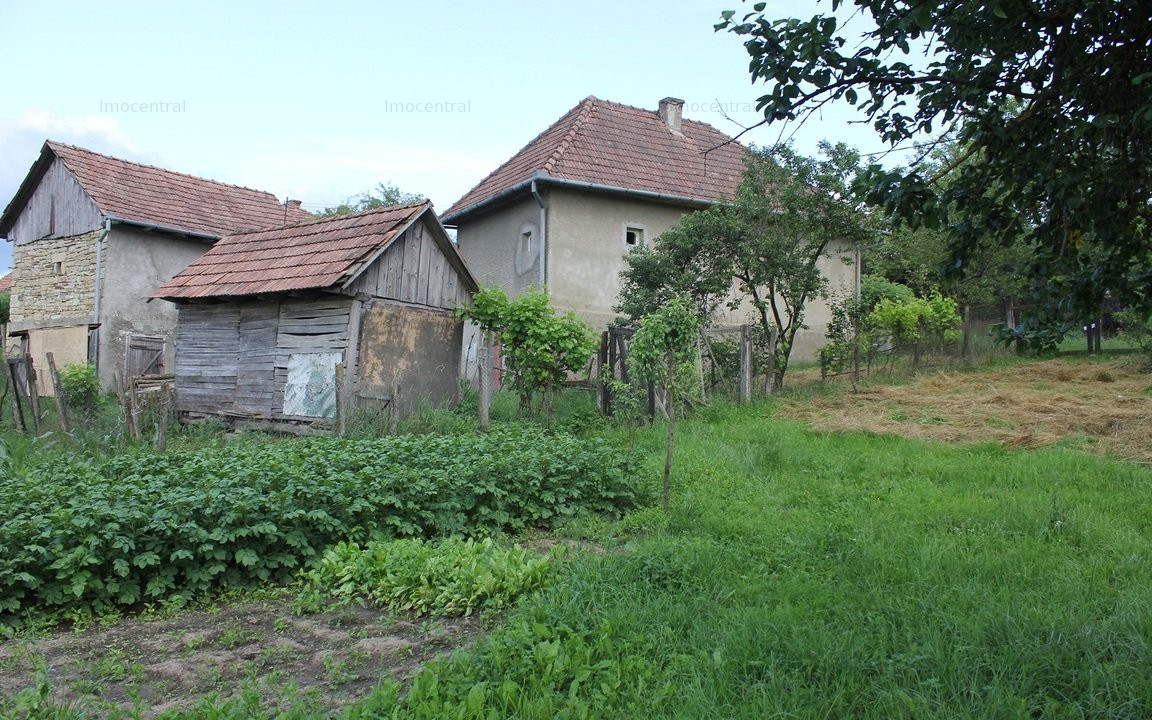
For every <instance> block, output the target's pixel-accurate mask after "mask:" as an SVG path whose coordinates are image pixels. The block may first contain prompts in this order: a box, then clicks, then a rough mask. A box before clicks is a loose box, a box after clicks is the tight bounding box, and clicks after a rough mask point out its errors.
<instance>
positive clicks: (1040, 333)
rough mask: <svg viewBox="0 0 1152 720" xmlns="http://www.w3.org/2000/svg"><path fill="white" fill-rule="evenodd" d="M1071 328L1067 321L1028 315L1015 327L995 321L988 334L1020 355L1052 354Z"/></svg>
mask: <svg viewBox="0 0 1152 720" xmlns="http://www.w3.org/2000/svg"><path fill="white" fill-rule="evenodd" d="M1071 330H1072V326H1071V325H1070V324H1069V323H1066V322H1061V321H1059V320H1045V319H1043V318H1040V317H1036V316H1030V317H1027V318H1025V319H1024V322H1022V323H1020V324H1019V325H1017V326H1016V327H1008V325H1006V324H1005V323H995V324H994V325H992V326H991V327H989V328H988V334H989V335H991V336H992V340H993V341H994V342H995V343H996V344H997V345H1003V346H1004V347H1012V348H1015V349H1016V352H1017V353H1018V354H1020V355H1025V354H1028V355H1052V354H1054V353H1055V352H1056V350H1057V349H1058V348H1059V347H1060V343H1061V342H1063V341H1064V337H1065V336H1067V335H1068V333H1069V332H1071Z"/></svg>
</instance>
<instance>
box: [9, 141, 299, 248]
mask: <svg viewBox="0 0 1152 720" xmlns="http://www.w3.org/2000/svg"><path fill="white" fill-rule="evenodd" d="M53 157H55V158H59V159H60V161H61V162H63V163H64V166H65V167H67V168H68V170H70V171H71V172H72V174H73V175H75V177H76V180H77V181H78V182H79V183H80V185H81V187H83V188H84V191H85V192H87V193H88V195H89V196H91V197H92V200H93V201H94V202H95V203H96V207H98V208H99V209H100V212H101V214H103V215H105V216H109V215H110V216H112V217H115V218H119V219H121V220H127V221H130V222H133V223H139V224H142V225H152V226H156V227H162V228H168V229H176V230H186V231H190V232H193V233H199V234H204V235H210V236H213V237H219V236H222V235H227V234H229V233H234V232H240V231H243V230H255V229H259V228H269V227H277V226H280V225H287V224H289V223H298V222H303V221H304V220H307V219H308V218H310V217H312V216H311V215H310V214H309V213H308V212H307V211H305V210H302V209H300V208H299V207H292V206H285V205H282V204H281V203H280V201H279V200H277V199H276V196H275V195H273V194H272V193H268V192H263V191H261V190H253V189H251V188H246V187H240V186H238V185H228V184H226V183H222V182H217V181H215V180H207V179H204V178H199V177H194V176H192V175H185V174H184V173H179V172H174V171H172V170H164V169H162V168H158V167H153V166H151V165H142V164H140V163H135V162H130V161H128V160H121V159H119V158H114V157H110V156H108V155H101V154H100V153H96V152H93V151H91V150H85V149H84V148H80V147H76V146H74V145H67V144H65V143H59V142H55V141H52V140H49V141H47V142H45V143H44V148H43V150H41V152H40V158H39V160H37V162H36V164H35V165H33V166H32V170H31V172H30V173H29V175H28V178H27V179H26V180H25V181H24V184H23V185H21V187H20V190H19V191H17V193H16V196H15V197H14V198H13V199H12V202H11V203H10V204H9V205H8V207H7V208H6V209H5V211H4V215H3V220H2V222H0V227H3V229H4V230H5V231H6V230H7V229H9V228H10V226H11V224H12V223H14V222H15V216H16V215H18V214H19V212H20V210H22V209H23V205H24V203H25V202H26V201H27V198H28V197H29V196H31V193H32V191H33V190H34V189H35V185H36V183H37V182H39V178H40V176H42V175H43V173H44V172H45V171H47V169H48V165H50V164H51V162H52V159H53Z"/></svg>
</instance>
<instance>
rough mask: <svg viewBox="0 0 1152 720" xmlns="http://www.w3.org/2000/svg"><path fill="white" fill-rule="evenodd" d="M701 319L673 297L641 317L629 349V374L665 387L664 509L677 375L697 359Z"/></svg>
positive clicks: (688, 302)
mask: <svg viewBox="0 0 1152 720" xmlns="http://www.w3.org/2000/svg"><path fill="white" fill-rule="evenodd" d="M699 336H700V318H699V315H698V314H697V312H696V308H695V307H694V306H693V302H692V300H691V299H690V298H686V297H673V298H671V299H670V300H668V301H667V302H666V303H664V305H662V306H661V307H660V308H659V309H658V310H656V311H654V312H652V313H651V314H649V315H645V316H644V317H642V318H640V321H639V322H638V323H637V324H636V334H635V335H633V336H632V342H631V344H630V346H629V360H630V361H631V363H632V372H633V374H635V375H636V377H637V379H639V380H641V381H643V382H652V383H656V384H658V385H660V386H661V387H663V388H664V392H665V397H666V408H667V411H668V446H667V452H666V453H665V456H664V510H665V511H667V510H668V506H669V498H670V495H671V476H672V451H673V449H674V447H675V442H676V375H677V372H678V370H679V369H680V368H681V367H683V366H684V365H685V364H686V363H690V362H692V361H693V360H694V359H695V358H696V353H697V345H696V341H697V339H698V338H699Z"/></svg>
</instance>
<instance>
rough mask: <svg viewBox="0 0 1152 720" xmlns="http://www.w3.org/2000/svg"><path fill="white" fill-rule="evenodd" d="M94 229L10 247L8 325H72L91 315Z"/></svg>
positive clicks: (96, 232)
mask: <svg viewBox="0 0 1152 720" xmlns="http://www.w3.org/2000/svg"><path fill="white" fill-rule="evenodd" d="M99 237H100V231H99V230H95V231H92V232H89V233H84V234H82V235H73V236H70V237H62V238H44V239H42V240H35V241H33V242H30V243H26V244H22V245H16V246H15V247H13V248H12V307H11V327H9V330H20V329H29V328H37V327H54V326H66V325H75V324H77V323H87V322H90V321H91V318H92V312H93V305H94V293H95V287H96V240H97V238H99Z"/></svg>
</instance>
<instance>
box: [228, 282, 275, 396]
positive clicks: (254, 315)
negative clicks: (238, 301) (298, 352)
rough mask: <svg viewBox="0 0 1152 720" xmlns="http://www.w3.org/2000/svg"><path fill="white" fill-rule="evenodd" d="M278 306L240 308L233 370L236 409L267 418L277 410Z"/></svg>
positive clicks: (270, 303) (256, 304)
mask: <svg viewBox="0 0 1152 720" xmlns="http://www.w3.org/2000/svg"><path fill="white" fill-rule="evenodd" d="M279 326H280V303H279V302H275V301H266V302H259V301H257V302H250V303H244V304H243V305H240V322H239V325H238V327H237V332H238V334H239V339H238V342H239V355H240V356H239V362H238V365H237V370H236V394H235V398H236V403H235V404H236V410H237V411H238V412H244V413H252V414H253V415H258V416H261V417H269V416H271V414H272V413H273V411H274V408H275V407H276V385H275V378H276V333H277V331H278V329H279Z"/></svg>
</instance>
